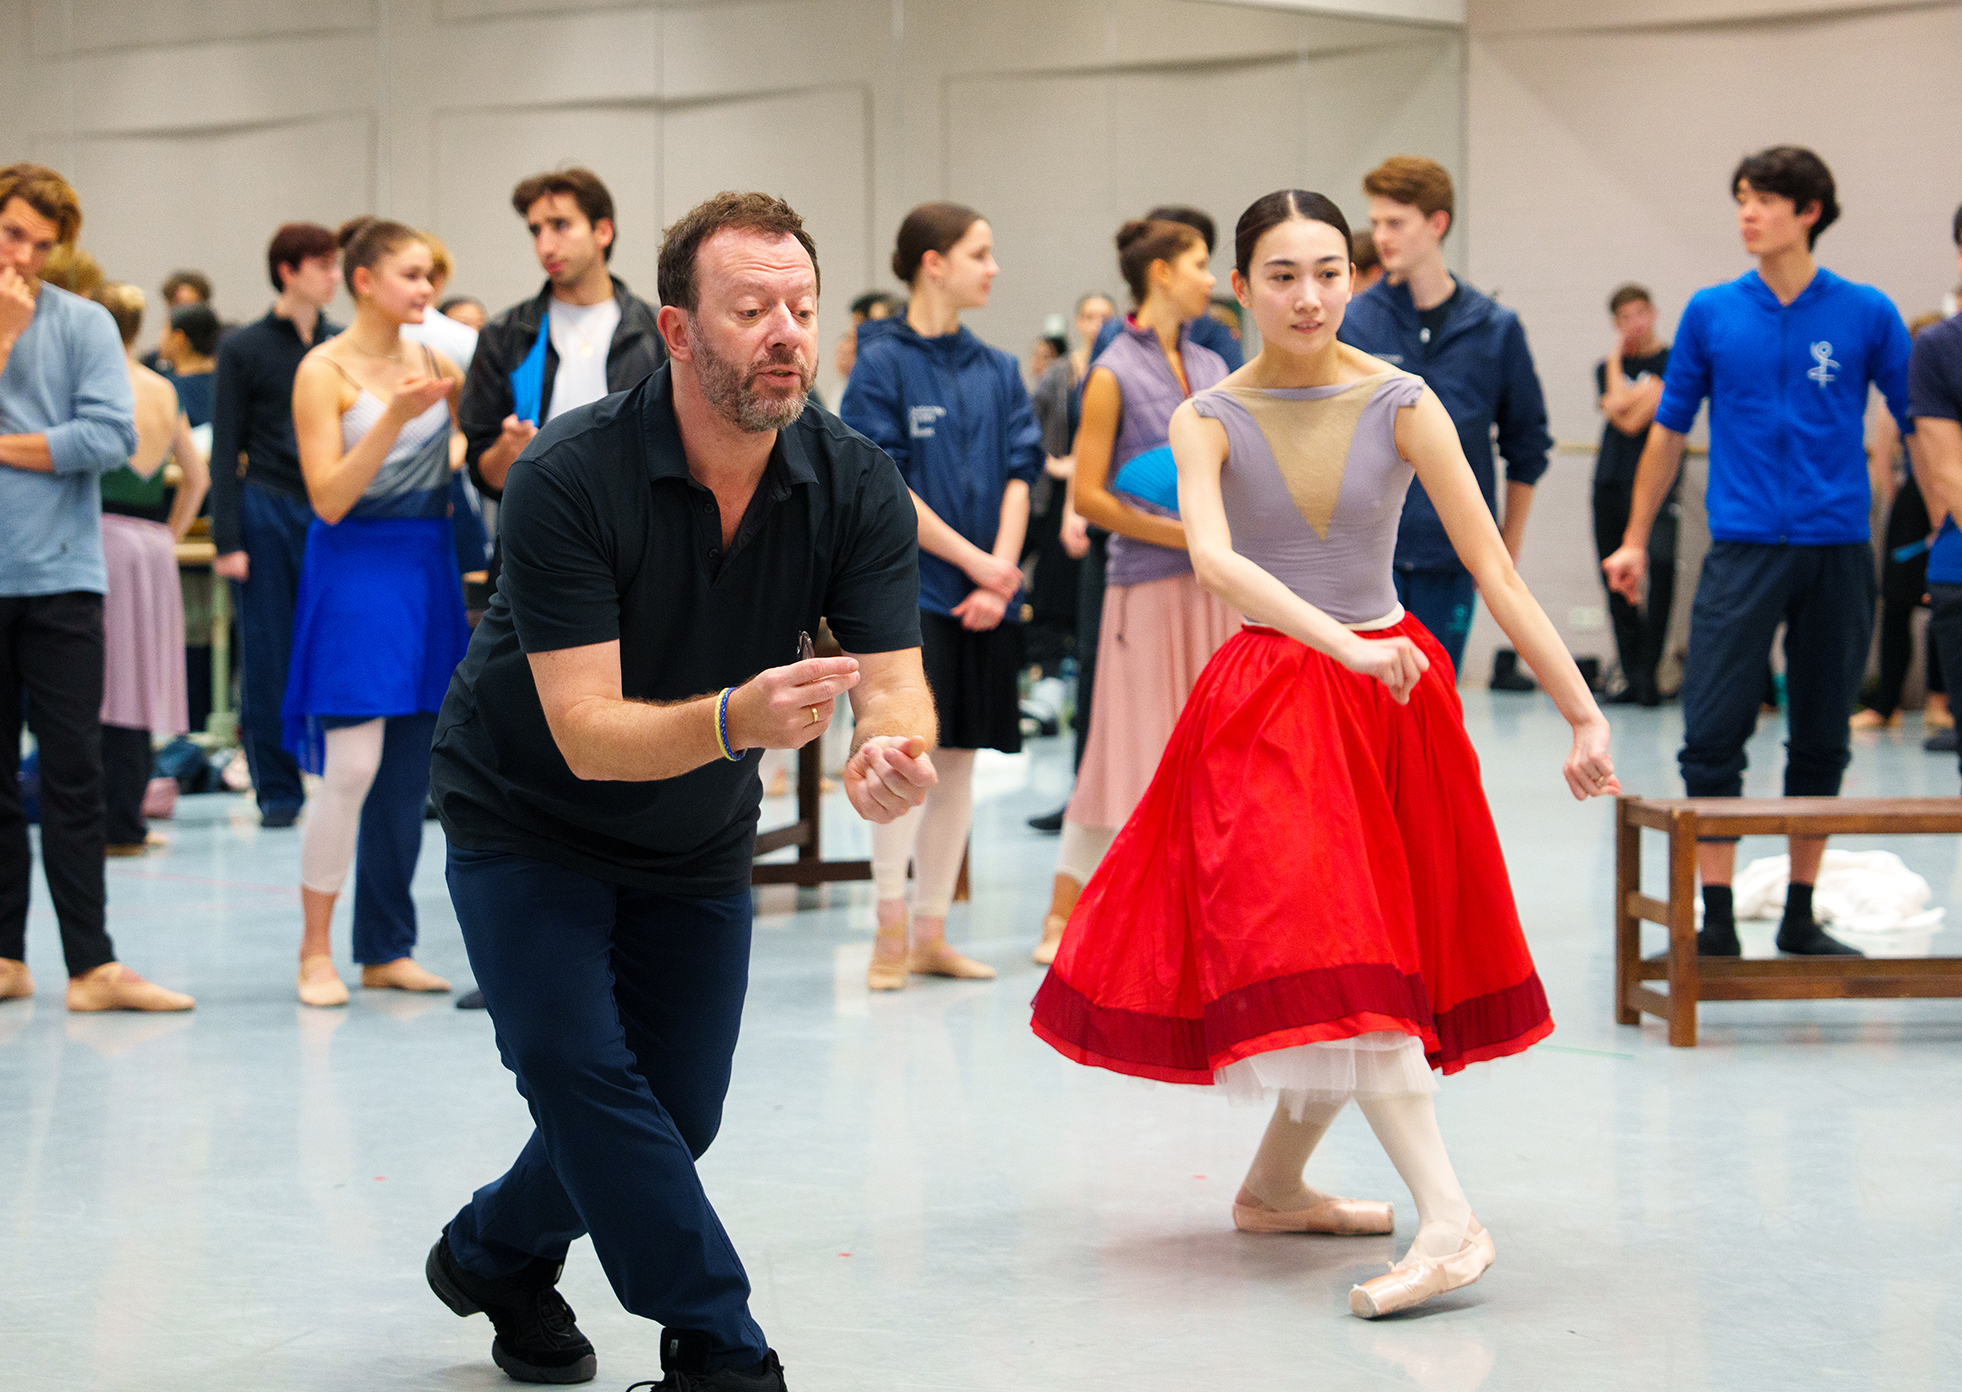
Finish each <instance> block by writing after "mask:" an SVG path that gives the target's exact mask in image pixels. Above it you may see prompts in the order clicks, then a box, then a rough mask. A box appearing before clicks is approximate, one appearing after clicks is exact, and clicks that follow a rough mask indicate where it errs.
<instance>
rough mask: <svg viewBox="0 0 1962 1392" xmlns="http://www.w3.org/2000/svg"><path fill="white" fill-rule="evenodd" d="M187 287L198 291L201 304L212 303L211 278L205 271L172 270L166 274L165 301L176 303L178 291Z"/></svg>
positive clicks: (164, 285)
mask: <svg viewBox="0 0 1962 1392" xmlns="http://www.w3.org/2000/svg"><path fill="white" fill-rule="evenodd" d="M187 288H188V289H191V290H195V291H196V292H197V296H198V303H199V304H210V303H211V278H210V277H209V276H207V275H206V274H205V273H204V272H203V271H172V272H171V273H170V274H169V275H167V276H165V277H164V283H163V297H164V303H165V304H167V305H174V304H176V303H177V292H178V291H179V290H183V289H187Z"/></svg>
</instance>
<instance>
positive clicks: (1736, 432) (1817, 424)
mask: <svg viewBox="0 0 1962 1392" xmlns="http://www.w3.org/2000/svg"><path fill="white" fill-rule="evenodd" d="M1909 347H1910V345H1909V342H1908V331H1907V326H1906V325H1905V324H1903V323H1902V322H1901V315H1900V311H1899V310H1897V309H1895V308H1894V305H1893V302H1892V301H1891V300H1889V299H1888V298H1887V297H1886V296H1885V295H1883V294H1881V293H1880V291H1878V290H1876V289H1874V288H1873V287H1872V286H1871V285H1860V284H1857V283H1856V282H1854V281H1850V280H1844V279H1842V278H1840V277H1839V276H1836V275H1834V274H1833V273H1832V272H1831V271H1829V270H1827V269H1826V268H1825V267H1823V266H1821V267H1820V268H1819V269H1818V270H1817V271H1816V272H1814V273H1813V276H1812V280H1811V281H1810V282H1809V283H1808V284H1807V285H1806V287H1805V289H1803V290H1801V291H1799V294H1798V298H1797V299H1795V300H1793V301H1792V302H1791V303H1790V304H1788V305H1781V304H1779V303H1778V297H1777V296H1776V295H1774V294H1772V293H1771V287H1770V286H1768V285H1766V284H1765V283H1764V281H1763V280H1762V279H1760V278H1759V276H1758V273H1757V272H1756V271H1746V272H1745V273H1744V274H1743V275H1741V276H1739V277H1738V278H1737V279H1736V280H1733V281H1731V282H1730V283H1729V284H1727V285H1712V286H1710V287H1709V288H1707V289H1704V290H1699V291H1697V292H1696V293H1695V294H1694V295H1692V296H1690V302H1689V304H1688V305H1686V306H1685V307H1684V309H1683V318H1682V322H1681V323H1680V324H1678V325H1677V326H1676V342H1675V345H1674V346H1673V347H1672V348H1671V349H1670V353H1669V371H1668V373H1667V374H1666V375H1665V376H1664V378H1663V382H1662V400H1661V402H1660V403H1658V404H1657V406H1656V408H1655V423H1656V424H1657V425H1660V426H1662V427H1663V428H1665V429H1668V430H1673V431H1675V432H1676V433H1677V434H1679V435H1687V434H1689V429H1690V426H1691V425H1693V424H1694V423H1695V422H1696V412H1697V408H1698V407H1699V406H1701V405H1702V404H1703V399H1704V398H1705V397H1706V396H1707V397H1708V398H1709V399H1710V484H1709V487H1708V488H1707V489H1706V490H1705V493H1704V499H1703V501H1704V506H1705V508H1706V509H1707V510H1708V511H1709V514H1710V535H1711V536H1712V537H1714V538H1715V539H1716V540H1718V541H1747V542H1760V543H1764V544H1769V545H1774V546H1777V545H1790V546H1837V545H1848V544H1851V543H1854V542H1863V541H1865V540H1867V511H1868V509H1869V508H1870V507H1871V506H1872V496H1871V491H1870V485H1869V484H1868V481H1867V448H1866V416H1867V397H1868V395H1869V392H1870V389H1871V388H1872V387H1875V386H1877V387H1879V388H1880V390H1881V393H1882V394H1883V395H1884V396H1885V397H1886V398H1887V409H1888V410H1889V411H1891V412H1892V413H1893V415H1894V419H1895V420H1896V421H1898V422H1900V424H1901V428H1902V430H1903V431H1904V432H1906V431H1912V430H1913V429H1914V422H1913V421H1912V420H1911V419H1909V416H1908V392H1907V384H1908V352H1909Z"/></svg>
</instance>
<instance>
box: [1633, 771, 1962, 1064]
mask: <svg viewBox="0 0 1962 1392" xmlns="http://www.w3.org/2000/svg"><path fill="white" fill-rule="evenodd" d="M1644 827H1648V828H1651V829H1652V830H1655V831H1660V832H1664V833H1666V834H1667V835H1668V837H1669V889H1668V892H1667V895H1666V896H1665V897H1664V898H1662V899H1653V898H1651V897H1649V896H1648V895H1646V894H1644V893H1642V828H1644ZM1956 833H1962V798H1637V797H1624V798H1621V799H1619V800H1618V801H1617V802H1616V806H1615V1023H1616V1024H1621V1025H1639V1024H1640V1023H1641V1022H1642V1015H1643V1012H1645V1011H1646V1012H1647V1013H1648V1014H1651V1015H1660V1016H1661V1017H1662V1018H1663V1019H1665V1020H1667V1021H1668V1022H1669V1042H1670V1044H1671V1045H1673V1046H1675V1047H1676V1048H1679V1049H1694V1048H1695V1047H1696V1003H1697V1002H1698V1001H1706V1000H1844V999H1849V998H1857V999H1905V998H1909V997H1922V998H1929V997H1933V998H1948V997H1962V957H1905V958H1902V957H1778V958H1771V959H1766V958H1757V959H1748V960H1747V959H1745V958H1742V957H1698V956H1697V955H1696V843H1697V839H1698V838H1699V837H1728V836H1793V835H1797V836H1837V835H1847V834H1853V835H1859V834H1865V835H1874V834H1882V835H1903V834H1922V835H1927V834H1935V835H1954V834H1956ZM1644 920H1647V921H1648V922H1650V923H1660V924H1662V925H1663V926H1664V927H1666V928H1667V929H1668V930H1669V950H1668V951H1667V952H1666V953H1664V954H1663V955H1662V956H1659V957H1643V956H1642V955H1641V954H1642V926H1641V925H1642V922H1643V921H1644ZM1648 981H1667V982H1668V983H1669V994H1668V995H1666V996H1665V995H1663V994H1662V993H1661V992H1660V991H1657V990H1654V989H1652V988H1651V987H1649V986H1646V985H1644V984H1643V983H1644V982H1648Z"/></svg>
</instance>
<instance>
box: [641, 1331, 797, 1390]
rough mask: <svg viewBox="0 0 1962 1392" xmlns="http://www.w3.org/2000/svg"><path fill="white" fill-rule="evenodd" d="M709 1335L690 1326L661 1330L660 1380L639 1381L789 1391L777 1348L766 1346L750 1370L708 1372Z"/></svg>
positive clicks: (656, 1386) (663, 1386)
mask: <svg viewBox="0 0 1962 1392" xmlns="http://www.w3.org/2000/svg"><path fill="white" fill-rule="evenodd" d="M707 1354H708V1336H707V1335H705V1334H698V1333H696V1332H695V1331H693V1330H688V1329H667V1330H663V1331H662V1332H661V1373H662V1377H661V1380H660V1381H659V1382H636V1383H634V1384H633V1386H632V1387H629V1388H628V1389H627V1392H634V1388H636V1387H645V1388H649V1389H651V1392H788V1389H786V1388H785V1386H784V1381H783V1364H782V1363H780V1362H778V1361H777V1351H776V1350H775V1349H766V1350H765V1351H764V1354H763V1361H762V1362H761V1363H760V1364H758V1365H757V1366H756V1367H754V1368H751V1369H750V1370H749V1371H748V1372H737V1371H736V1370H735V1369H734V1368H720V1369H717V1370H716V1371H715V1372H713V1373H711V1372H705V1371H704V1368H705V1367H706V1364H707Z"/></svg>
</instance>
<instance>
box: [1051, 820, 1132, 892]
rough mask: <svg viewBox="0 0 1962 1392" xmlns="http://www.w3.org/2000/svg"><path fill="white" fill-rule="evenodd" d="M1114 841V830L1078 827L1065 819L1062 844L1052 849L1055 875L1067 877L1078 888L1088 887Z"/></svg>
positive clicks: (1114, 828) (1111, 828)
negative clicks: (1054, 854) (1054, 856)
mask: <svg viewBox="0 0 1962 1392" xmlns="http://www.w3.org/2000/svg"><path fill="white" fill-rule="evenodd" d="M1116 839H1117V828H1116V827H1093V826H1079V825H1078V824H1077V823H1075V822H1072V821H1069V820H1067V819H1065V820H1064V822H1063V844H1062V845H1061V846H1059V847H1057V848H1056V873H1057V874H1059V875H1067V876H1069V877H1070V878H1071V879H1073V880H1075V881H1076V882H1077V883H1078V884H1080V885H1086V884H1089V883H1090V876H1091V875H1092V874H1094V873H1096V869H1097V865H1098V863H1099V862H1100V861H1102V860H1103V858H1104V852H1105V851H1107V850H1109V849H1110V843H1111V842H1113V841H1115V840H1116Z"/></svg>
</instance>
